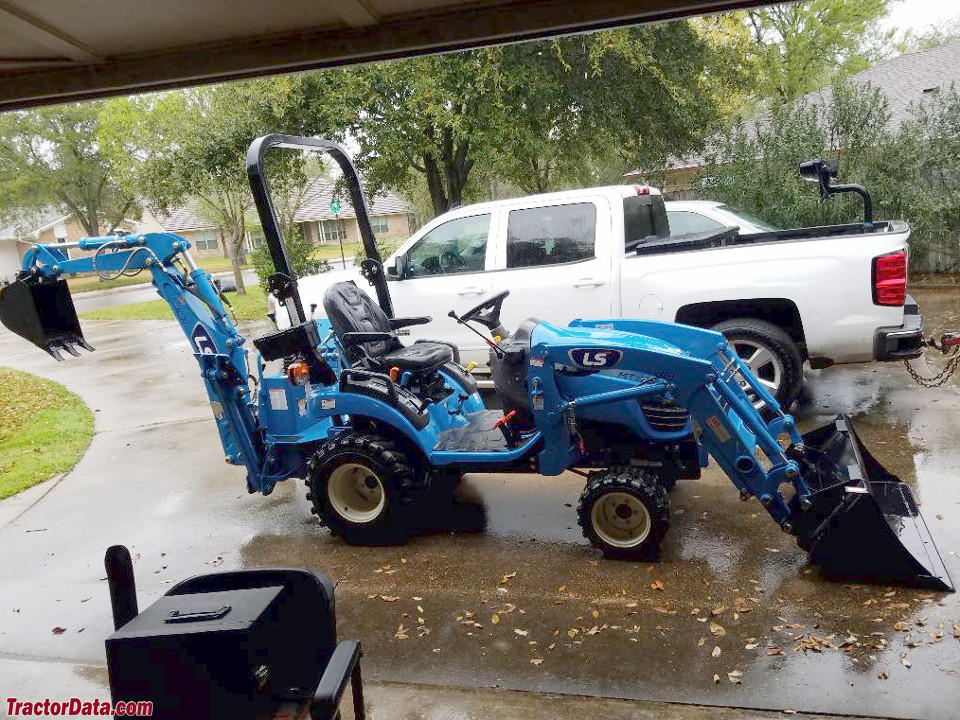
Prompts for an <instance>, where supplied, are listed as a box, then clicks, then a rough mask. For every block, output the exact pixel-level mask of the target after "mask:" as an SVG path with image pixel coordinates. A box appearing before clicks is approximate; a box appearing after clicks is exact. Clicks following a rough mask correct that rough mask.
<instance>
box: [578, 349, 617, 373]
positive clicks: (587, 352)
mask: <svg viewBox="0 0 960 720" xmlns="http://www.w3.org/2000/svg"><path fill="white" fill-rule="evenodd" d="M568 354H569V356H570V361H571V362H572V363H573V364H574V365H577V366H578V367H582V368H586V369H587V370H604V369H606V368H612V367H616V366H617V363H619V362H620V358H622V357H623V353H622V352H621V351H620V350H615V349H612V348H574V349H573V350H571V351H570V352H569V353H568Z"/></svg>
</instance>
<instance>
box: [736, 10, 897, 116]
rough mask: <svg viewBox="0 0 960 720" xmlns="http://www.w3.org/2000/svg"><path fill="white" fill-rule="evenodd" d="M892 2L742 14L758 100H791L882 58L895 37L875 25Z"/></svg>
mask: <svg viewBox="0 0 960 720" xmlns="http://www.w3.org/2000/svg"><path fill="white" fill-rule="evenodd" d="M894 2H895V0H807V2H799V3H786V4H784V5H772V6H769V7H763V8H757V9H756V10H749V11H747V12H746V13H745V17H746V20H747V23H748V25H749V27H750V30H751V34H752V37H753V42H754V49H753V52H752V54H753V61H754V62H755V63H756V67H757V71H758V82H759V85H758V88H757V90H758V93H757V94H758V96H759V97H761V98H777V99H779V100H793V99H794V98H797V97H800V96H801V95H804V94H806V93H808V92H812V91H814V90H818V89H820V88H821V87H824V86H825V85H827V84H829V83H831V82H832V81H833V79H834V77H838V76H843V75H849V74H851V73H856V72H859V71H861V70H865V69H866V68H867V67H869V66H870V65H871V64H873V63H875V62H876V61H877V60H879V59H881V58H883V57H885V56H886V55H887V54H889V53H890V52H891V51H892V49H893V37H894V31H893V30H889V31H886V32H884V31H882V30H881V29H880V27H879V24H878V21H879V20H880V19H881V18H883V17H885V16H886V15H887V14H888V13H889V11H890V7H891V6H892V5H893V3H894Z"/></svg>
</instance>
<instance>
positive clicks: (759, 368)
mask: <svg viewBox="0 0 960 720" xmlns="http://www.w3.org/2000/svg"><path fill="white" fill-rule="evenodd" d="M730 346H731V347H732V348H733V351H734V352H735V353H737V355H738V356H739V358H740V359H741V360H743V362H744V364H745V365H746V366H747V367H748V368H749V369H750V372H752V373H753V374H754V376H755V377H756V378H757V380H759V381H760V384H761V385H763V387H764V388H766V390H767V392H769V393H770V394H771V395H773V396H774V397H776V396H777V392H779V390H780V384H781V383H782V382H783V363H782V362H780V358H779V357H778V356H777V355H776V354H775V353H774V352H772V351H771V350H770V348H768V347H767V346H766V345H761V344H760V343H758V342H755V341H753V340H739V339H738V340H731V341H730ZM740 387H742V388H743V389H744V391H745V392H746V393H747V397H748V398H750V402H752V403H753V406H754V407H755V408H761V407H763V405H764V402H763V400H761V399H760V398H758V397H757V393H756V392H754V391H753V390H752V389H750V388H748V387H747V383H746V381H745V380H743V379H741V380H740Z"/></svg>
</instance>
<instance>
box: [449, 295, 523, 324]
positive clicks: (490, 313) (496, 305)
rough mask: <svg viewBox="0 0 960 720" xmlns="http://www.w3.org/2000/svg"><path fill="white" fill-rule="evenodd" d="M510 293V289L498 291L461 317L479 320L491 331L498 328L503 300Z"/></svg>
mask: <svg viewBox="0 0 960 720" xmlns="http://www.w3.org/2000/svg"><path fill="white" fill-rule="evenodd" d="M509 294H510V291H509V290H503V291H502V292H498V293H497V294H496V295H494V296H493V297H492V298H488V299H487V300H484V301H483V302H482V303H480V304H479V305H477V306H476V307H472V308H470V309H469V310H467V311H466V312H465V313H464V314H463V315H461V316H460V319H461V320H462V321H463V322H478V323H480V324H481V325H483V326H484V327H486V328H487V329H488V330H490V331H491V332H492V331H494V330H496V329H497V328H499V327H500V310H501V309H502V308H503V301H504V300H506V299H507V295H509ZM451 312H452V311H451Z"/></svg>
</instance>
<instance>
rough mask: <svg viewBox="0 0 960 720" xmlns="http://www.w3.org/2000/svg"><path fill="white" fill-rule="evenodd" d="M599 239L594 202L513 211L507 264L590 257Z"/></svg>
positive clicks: (516, 264) (509, 231)
mask: <svg viewBox="0 0 960 720" xmlns="http://www.w3.org/2000/svg"><path fill="white" fill-rule="evenodd" d="M596 240H597V207H596V205H594V204H593V203H574V204H570V205H550V206H547V207H539V208H529V209H526V210H512V211H511V212H510V219H509V220H508V222H507V267H508V268H519V267H532V266H535V265H559V264H560V263H569V262H577V261H580V260H589V259H590V258H592V257H593V256H594V246H595V244H596Z"/></svg>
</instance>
